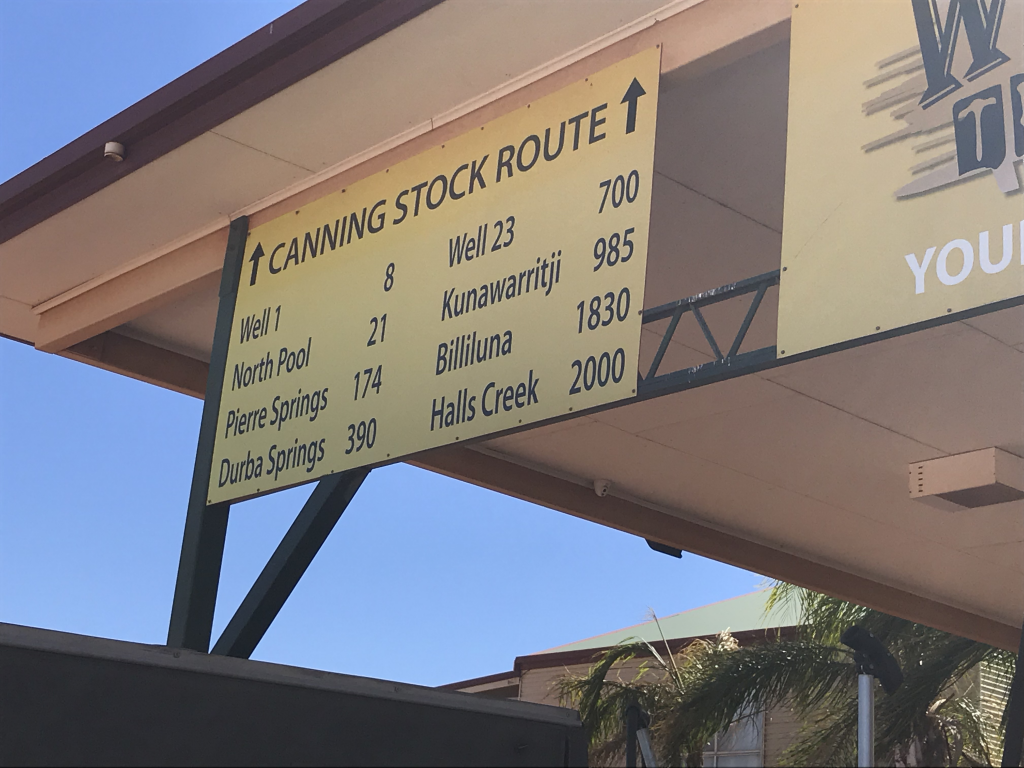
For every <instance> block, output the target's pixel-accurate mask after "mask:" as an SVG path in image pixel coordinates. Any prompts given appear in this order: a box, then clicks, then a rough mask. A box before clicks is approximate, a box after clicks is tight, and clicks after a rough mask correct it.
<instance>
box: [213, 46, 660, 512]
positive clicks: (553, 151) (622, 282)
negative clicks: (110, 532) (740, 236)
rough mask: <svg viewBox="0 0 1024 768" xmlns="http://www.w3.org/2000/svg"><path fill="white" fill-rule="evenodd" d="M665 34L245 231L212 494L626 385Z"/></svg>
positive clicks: (598, 397) (512, 425)
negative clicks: (655, 43)
mask: <svg viewBox="0 0 1024 768" xmlns="http://www.w3.org/2000/svg"><path fill="white" fill-rule="evenodd" d="M659 74H660V50H658V49H657V48H654V49H651V50H648V51H645V52H642V53H639V54H637V55H635V56H633V57H632V58H629V59H626V60H624V61H622V62H619V63H618V64H615V65H613V66H610V67H608V68H607V69H604V70H602V71H600V72H597V73H596V74H594V75H592V76H590V77H588V78H586V79H585V80H582V81H580V82H577V83H574V84H572V85H570V86H567V87H566V88H563V89H562V90H560V91H558V92H556V93H553V94H551V95H550V96H547V97H545V98H543V99H539V100H537V101H535V102H532V103H531V104H529V105H528V106H525V107H523V108H521V109H518V110H516V111H515V112H512V113H509V114H506V115H504V116H502V117H499V118H497V119H495V120H493V121H491V122H489V123H487V124H485V125H484V126H482V127H479V128H475V129H473V130H471V131H469V132H467V133H466V134H464V135H462V136H460V137H458V138H456V139H453V140H451V141H447V142H446V143H445V144H443V145H441V146H437V147H434V148H433V149H430V150H428V151H426V152H423V153H422V154H420V155H417V156H415V157H413V158H411V159H409V160H406V161H404V162H402V163H400V164H397V165H395V166H392V167H390V168H388V169H387V170H385V171H383V172H380V173H377V174H375V175H373V176H370V177H368V178H365V179H363V180H361V181H359V182H357V183H354V184H352V185H350V186H348V187H346V188H345V189H343V190H341V191H340V192H336V193H334V194H331V195H328V196H326V197H324V198H321V199H320V200H317V201H316V202H313V203H310V204H308V205H306V206H304V207H303V208H301V209H300V210H298V211H295V212H294V213H289V214H287V215H284V216H281V217H280V218H277V219H275V220H273V221H270V222H268V223H266V224H263V225H261V226H259V227H256V228H254V229H253V230H252V231H251V232H250V233H249V236H248V240H247V243H246V252H245V261H244V262H243V264H242V272H241V276H240V284H239V289H238V296H237V299H236V304H235V311H234V320H233V325H232V328H231V338H230V343H229V349H228V358H227V367H226V371H225V376H224V381H223V384H222V387H223V388H222V399H221V406H220V412H219V414H218V425H217V437H216V442H215V445H214V454H213V467H212V470H213V471H212V473H211V483H210V488H209V494H208V495H209V501H210V503H215V502H221V501H228V500H234V499H240V498H245V497H249V496H253V495H255V494H258V493H265V492H268V491H272V490H277V489H280V488H285V487H288V486H292V485H296V484H299V483H304V482H308V481H310V480H315V479H317V478H319V477H323V476H324V475H328V474H330V473H332V472H338V471H341V470H347V469H352V468H355V467H360V466H366V465H372V464H378V463H385V462H389V461H394V460H396V459H398V458H400V457H402V456H406V455H408V454H411V453H414V452H417V451H422V450H425V449H428V448H433V447H436V446H441V445H445V444H449V443H454V442H456V441H466V440H470V439H473V438H479V437H481V436H484V435H489V434H493V433H498V432H503V431H507V430H511V429H517V428H520V427H522V426H524V425H528V424H531V423H536V422H539V421H543V420H545V419H550V418H552V417H556V416H564V415H565V414H568V413H571V412H579V411H583V410H586V409H588V408H591V407H593V406H597V405H602V404H605V403H609V402H613V401H616V400H620V399H623V398H628V397H630V396H632V395H633V394H635V392H636V383H637V375H636V371H637V359H638V354H639V346H640V325H641V319H642V318H641V313H642V309H643V300H644V280H645V276H646V269H647V243H648V224H649V219H650V207H651V177H652V173H653V170H654V137H655V124H656V116H657V104H658V79H659Z"/></svg>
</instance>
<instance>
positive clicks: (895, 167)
mask: <svg viewBox="0 0 1024 768" xmlns="http://www.w3.org/2000/svg"><path fill="white" fill-rule="evenodd" d="M791 45H792V49H791V63H790V93H789V136H788V150H787V158H786V161H787V166H786V202H785V218H784V221H785V226H784V227H783V236H782V266H783V270H784V271H783V273H782V276H781V283H780V293H779V330H778V347H779V355H780V356H782V355H786V356H790V355H793V354H797V353H800V352H804V351H807V350H812V349H818V348H821V347H825V346H828V345H832V344H837V343H841V342H845V341H848V340H851V339H857V338H862V337H866V336H871V335H873V334H876V333H879V332H883V333H884V332H886V331H892V330H893V329H897V328H901V327H904V326H908V325H912V324H916V323H922V322H927V321H929V320H934V319H936V318H939V317H942V316H945V315H948V314H954V313H959V312H964V311H967V310H972V309H975V308H978V307H982V306H984V305H987V304H993V303H996V302H1000V301H1006V300H1012V299H1014V298H1015V297H1021V296H1024V242H1022V240H1024V181H1022V179H1024V175H1022V171H1021V159H1022V157H1024V109H1022V102H1024V2H1022V0H985V1H983V0H937V1H936V0H883V1H881V2H870V3H868V2H863V1H862V0H800V2H798V3H796V4H795V5H794V10H793V23H792V43H791Z"/></svg>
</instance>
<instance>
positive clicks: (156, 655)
mask: <svg viewBox="0 0 1024 768" xmlns="http://www.w3.org/2000/svg"><path fill="white" fill-rule="evenodd" d="M4 629H7V630H10V625H6V626H5V627H4ZM17 629H18V630H21V631H22V634H24V631H25V630H26V628H17ZM28 631H29V632H32V633H40V632H42V630H28ZM8 634H9V633H8ZM45 634H46V635H51V636H57V637H58V638H60V637H63V638H69V637H70V638H77V636H73V635H72V636H69V635H62V634H61V633H45ZM6 639H7V638H5V637H4V634H3V632H0V763H2V764H3V765H23V764H35V765H38V764H48V765H54V764H64V765H67V764H75V765H100V764H103V765H117V764H129V763H130V764H146V765H159V764H179V765H183V764H192V765H195V764H204V765H282V764H284V765H509V766H529V765H567V764H572V765H581V764H584V763H585V762H586V748H585V742H584V739H583V733H582V729H581V727H580V724H579V719H578V717H577V716H576V713H574V712H569V711H568V710H558V709H556V708H553V707H539V706H538V705H531V704H525V703H522V702H514V701H488V700H484V699H477V698H476V697H473V696H471V695H470V694H460V693H449V692H443V691H437V690H435V689H430V688H420V687H417V686H408V685H403V684H398V683H386V682H384V681H379V680H370V679H367V678H356V677H350V676H346V675H333V674H328V673H313V672H311V671H305V670H295V669H294V668H289V667H279V666H278V665H271V664H264V663H260V662H252V661H245V660H241V659H224V658H217V657H208V656H205V655H201V654H192V653H190V652H187V651H182V652H178V653H177V654H175V653H173V652H171V651H169V650H167V649H162V648H160V649H157V648H153V647H151V646H138V645H135V644H130V643H116V642H115V641H108V640H97V639H95V638H77V639H78V640H79V641H82V640H84V641H86V643H87V644H88V643H93V644H96V643H98V644H100V645H101V646H103V648H101V650H105V651H107V652H106V653H104V654H103V655H105V656H107V658H102V657H97V654H95V653H94V654H93V655H86V653H85V652H83V651H82V650H81V649H76V652H67V651H64V652H62V651H61V650H59V649H55V648H54V647H53V646H54V643H52V642H44V643H39V644H36V646H37V647H26V646H29V645H30V644H29V643H26V642H25V641H24V638H20V641H19V642H17V643H12V642H5V640H6ZM39 645H41V646H43V647H38V646H39ZM47 646H49V647H47ZM117 646H124V647H126V648H128V649H130V650H131V651H132V653H129V654H126V656H127V658H120V659H119V658H110V656H112V655H116V653H114V652H113V651H116V650H117ZM139 649H143V650H142V651H141V652H140V651H139ZM147 653H148V654H150V655H152V656H153V659H147V658H146V654H147ZM196 657H199V658H196ZM154 661H155V662H156V663H153V662H154ZM221 667H222V668H221ZM250 672H251V673H252V674H249V673H250ZM304 674H305V677H303V675H304ZM276 678H279V679H276ZM548 710H550V712H549V711H548Z"/></svg>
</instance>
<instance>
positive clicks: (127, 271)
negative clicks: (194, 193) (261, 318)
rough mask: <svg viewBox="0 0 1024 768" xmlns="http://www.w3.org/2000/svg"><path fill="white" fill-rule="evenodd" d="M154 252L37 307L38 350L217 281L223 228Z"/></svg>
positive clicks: (54, 348) (62, 345) (56, 347)
mask: <svg viewBox="0 0 1024 768" xmlns="http://www.w3.org/2000/svg"><path fill="white" fill-rule="evenodd" d="M221 227H222V228H218V229H217V230H215V231H213V232H212V233H209V234H205V235H203V236H201V237H199V238H198V239H195V240H193V241H191V242H189V243H187V244H185V245H183V246H181V247H179V248H175V249H173V250H170V251H167V252H164V253H161V254H159V255H158V256H147V257H144V258H143V259H139V260H136V262H134V263H133V264H132V265H130V266H129V267H128V268H122V269H119V270H117V271H116V272H111V273H108V274H106V275H104V276H103V277H102V279H97V280H94V281H90V282H91V283H92V284H91V285H90V286H89V287H88V288H87V289H84V290H79V289H76V290H75V292H74V293H73V295H70V296H68V295H65V296H61V297H58V299H53V300H51V301H48V302H46V303H45V304H41V305H39V306H38V307H36V308H35V310H34V311H35V312H36V314H38V316H39V326H38V329H37V331H36V335H35V339H34V341H35V345H36V348H37V349H40V350H42V351H44V352H60V351H61V350H64V349H68V348H69V347H72V346H74V345H75V344H78V343H79V342H81V341H85V340H86V339H89V338H91V337H93V336H96V335H97V334H100V333H103V332H104V331H109V330H111V329H113V328H116V327H117V326H119V325H121V324H122V323H126V322H128V321H129V320H133V319H135V318H137V317H140V316H142V315H144V314H146V313H147V312H151V311H153V310H154V309H157V308H158V307H160V306H163V305H165V304H168V303H170V302H172V301H175V300H177V299H179V298H181V297H183V296H187V295H188V294H190V293H192V292H194V291H195V290H197V289H198V288H201V287H203V286H204V285H205V284H206V282H207V281H209V280H216V279H217V278H216V276H217V275H219V274H220V271H221V268H222V267H223V264H224V251H225V249H226V248H227V241H228V230H227V227H226V226H223V223H221ZM69 293H71V292H69Z"/></svg>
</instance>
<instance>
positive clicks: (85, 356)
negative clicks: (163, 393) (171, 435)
mask: <svg viewBox="0 0 1024 768" xmlns="http://www.w3.org/2000/svg"><path fill="white" fill-rule="evenodd" d="M59 354H60V356H61V357H66V358H68V359H70V360H77V361H78V362H80V363H88V364H89V365H94V366H96V367H97V368H102V369H103V370H105V371H111V372H112V373H119V374H121V375H122V376H128V377H129V378H132V379H136V380H138V381H144V382H146V383H147V384H155V385H156V386H158V387H163V388H164V389H169V390H171V391H172V392H179V393H181V394H183V395H189V396H191V397H197V398H199V399H203V397H205V394H206V379H207V376H208V374H209V371H210V366H209V365H208V364H207V363H204V362H203V361H202V360H196V359H194V358H191V357H187V356H186V355H182V354H179V353H177V352H171V351H169V350H166V349H163V348H161V347H156V346H153V345H152V344H147V343H146V342H144V341H139V340H138V339H132V338H129V337H128V336H122V335H121V334H119V333H115V332H114V331H107V332H105V333H101V334H98V335H96V336H93V337H92V338H89V339H86V340H85V341H81V342H79V343H78V344H75V345H74V346H73V347H69V348H68V349H65V350H62V351H61V352H60V353H59Z"/></svg>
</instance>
